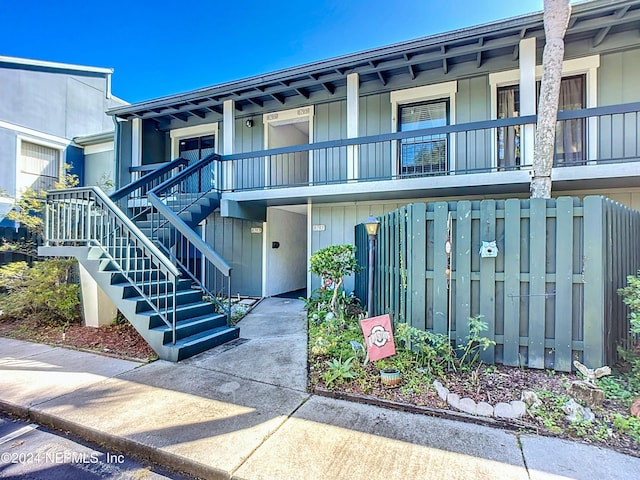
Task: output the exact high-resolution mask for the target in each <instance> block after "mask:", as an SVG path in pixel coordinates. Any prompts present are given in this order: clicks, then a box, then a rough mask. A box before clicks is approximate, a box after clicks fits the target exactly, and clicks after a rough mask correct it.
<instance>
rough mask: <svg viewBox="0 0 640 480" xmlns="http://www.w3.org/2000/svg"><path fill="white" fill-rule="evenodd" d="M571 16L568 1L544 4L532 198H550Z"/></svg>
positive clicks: (545, 2) (547, 0) (553, 0)
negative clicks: (565, 36) (567, 32)
mask: <svg viewBox="0 0 640 480" xmlns="http://www.w3.org/2000/svg"><path fill="white" fill-rule="evenodd" d="M570 16H571V5H570V4H569V0H544V33H545V37H546V41H545V46H544V52H543V54H542V84H541V86H540V103H539V104H538V124H537V126H536V144H535V149H534V153H533V170H532V174H531V192H530V193H531V198H551V171H552V168H553V154H554V150H555V139H556V122H557V119H558V97H559V96H560V81H561V80H562V60H563V59H564V34H565V32H566V31H567V25H568V24H569V17H570Z"/></svg>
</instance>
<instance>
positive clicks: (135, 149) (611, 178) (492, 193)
mask: <svg viewBox="0 0 640 480" xmlns="http://www.w3.org/2000/svg"><path fill="white" fill-rule="evenodd" d="M638 28H640V2H638V1H613V2H612V1H593V2H585V3H579V4H575V5H573V13H572V16H571V21H570V24H569V28H568V30H567V33H566V37H565V43H566V50H565V61H564V65H563V81H562V85H561V92H560V110H561V111H564V113H565V114H566V115H568V116H566V117H565V118H566V119H565V120H562V121H560V123H559V126H558V135H557V146H556V151H557V154H556V167H557V168H555V170H554V173H553V191H554V194H556V195H560V194H561V195H577V196H583V195H585V194H587V193H596V192H597V193H602V194H605V195H607V196H609V197H611V198H613V199H615V200H618V201H620V202H622V203H625V204H627V205H629V206H632V207H635V208H640V167H639V166H638V162H637V160H638V153H639V147H638V142H639V141H640V137H639V135H640V130H639V128H640V123H638V118H637V116H638V111H639V110H640V106H639V105H634V104H633V102H638V101H640V87H639V84H638V78H640V70H639V69H640V37H639V36H638V35H637V33H638ZM543 47H544V30H543V20H542V14H541V13H534V14H531V15H524V16H521V17H518V18H511V19H507V20H503V21H497V22H494V23H490V24H486V25H480V26H475V27H470V28H465V29H461V30H457V31H453V32H447V33H443V34H439V35H433V36H429V37H426V38H421V39H417V40H412V41H408V42H403V43H400V44H396V45H391V46H387V47H381V48H377V49H373V50H369V51H365V52H359V53H355V54H352V55H346V56H343V57H339V58H333V59H328V60H323V61H319V62H315V63H312V64H308V65H302V66H296V67H292V68H290V69H286V70H282V71H278V72H273V73H269V74H265V75H260V76H257V77H253V78H248V79H242V80H238V81H235V82H229V83H226V84H223V85H215V86H212V87H209V88H204V89H200V90H197V91H193V92H187V93H184V94H180V95H174V96H170V97H165V98H160V99H153V100H150V101H146V102H142V103H136V104H133V105H127V106H123V107H117V108H113V109H111V110H110V112H109V113H110V114H111V115H113V116H114V117H115V118H116V119H117V121H118V130H117V132H116V135H117V142H118V147H117V148H118V153H117V154H118V165H119V169H120V170H119V175H120V177H119V182H120V184H121V185H124V184H126V183H128V182H129V180H130V178H131V176H130V173H129V172H130V169H131V167H135V166H140V165H142V166H146V165H149V164H155V163H160V162H167V161H169V160H171V159H174V158H177V157H179V156H182V157H187V158H194V159H197V158H202V157H204V156H206V155H207V154H209V153H211V152H217V153H219V154H220V155H221V156H222V161H221V165H222V169H221V172H222V173H221V175H220V178H218V179H217V180H218V187H219V188H220V190H221V191H222V199H221V200H222V208H221V209H220V211H218V212H216V213H214V214H212V215H211V216H210V217H209V218H207V220H206V227H205V228H204V238H205V239H206V240H207V241H208V242H209V243H210V244H211V245H212V246H213V247H214V249H215V250H217V251H218V252H219V253H220V254H221V255H222V256H223V258H225V259H226V260H227V261H228V262H230V263H231V264H232V266H233V267H234V279H233V282H234V284H233V287H232V291H234V292H236V291H237V292H240V293H243V294H250V295H258V296H270V295H277V294H281V293H283V292H288V291H292V290H297V289H302V288H304V289H308V290H310V289H311V287H312V286H313V285H312V281H311V277H310V276H309V275H308V273H307V272H308V266H307V259H308V257H309V256H310V255H311V254H312V253H313V252H314V251H315V250H317V249H318V248H321V247H324V246H326V245H329V244H333V243H344V242H346V243H352V242H353V226H354V225H355V224H357V223H360V222H361V221H363V220H364V219H366V218H367V217H368V216H369V214H371V213H372V214H374V215H376V214H381V213H383V212H385V211H388V210H390V209H395V208H397V207H398V206H399V205H402V204H405V203H408V202H410V201H411V200H412V199H420V200H426V201H428V200H430V199H434V198H439V199H442V198H456V199H458V198H479V197H496V198H497V197H505V196H523V195H525V196H526V195H527V194H528V190H529V166H530V165H531V161H532V155H533V141H534V128H535V127H534V121H535V120H532V118H533V117H531V116H535V114H536V106H537V91H538V87H539V82H540V77H541V59H542V50H543ZM576 110H577V111H579V112H576V113H575V114H570V113H569V112H573V111H576ZM514 117H521V118H522V120H521V121H518V120H516V121H515V122H512V123H509V124H504V126H498V124H497V123H496V120H497V119H511V118H514ZM527 117H528V118H527ZM574 117H575V118H574ZM424 129H426V130H424ZM414 130H421V132H420V134H419V135H418V136H416V135H413V134H412V133H411V132H412V131H414ZM294 146H295V147H294ZM276 244H279V246H278V247H277V248H276V247H275V245H276Z"/></svg>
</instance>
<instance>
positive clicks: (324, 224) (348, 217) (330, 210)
mask: <svg viewBox="0 0 640 480" xmlns="http://www.w3.org/2000/svg"><path fill="white" fill-rule="evenodd" d="M405 203H406V202H404V201H396V202H384V203H351V204H342V205H314V206H313V207H312V210H311V223H312V229H311V230H312V231H311V232H310V235H311V252H310V254H309V256H311V255H312V254H313V253H314V252H316V251H317V250H319V249H321V248H324V247H328V246H330V245H340V244H351V245H355V235H354V227H355V225H357V224H359V223H362V222H364V221H365V220H366V219H367V218H369V215H373V216H380V215H383V214H385V213H387V212H389V211H391V210H395V209H397V208H399V207H400V206H402V205H404V204H405ZM314 227H315V228H314ZM319 229H323V230H321V231H318V230H319ZM354 281H355V279H354V278H353V277H348V278H346V279H345V283H344V289H345V291H347V292H351V291H352V290H353V289H354V287H355V284H354ZM320 286H321V282H320V278H319V277H317V276H315V275H314V276H312V281H311V291H313V290H315V289H316V288H319V287H320Z"/></svg>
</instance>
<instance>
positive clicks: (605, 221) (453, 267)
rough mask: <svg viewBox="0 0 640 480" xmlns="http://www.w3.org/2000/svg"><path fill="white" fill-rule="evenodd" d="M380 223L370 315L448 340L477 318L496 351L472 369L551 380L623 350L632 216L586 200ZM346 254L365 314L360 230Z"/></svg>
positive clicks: (533, 202) (406, 212)
mask: <svg viewBox="0 0 640 480" xmlns="http://www.w3.org/2000/svg"><path fill="white" fill-rule="evenodd" d="M379 220H380V222H381V224H380V232H379V234H378V239H377V248H376V256H377V261H376V274H375V288H374V312H373V313H374V314H376V315H377V314H383V313H391V314H392V316H393V318H394V320H395V321H400V322H409V323H410V324H411V325H412V326H414V327H416V328H420V329H427V330H431V331H434V332H437V333H444V334H448V335H450V336H451V339H452V341H453V342H455V343H461V342H463V341H465V337H466V336H467V335H468V333H469V331H468V318H469V317H470V316H473V315H482V316H483V320H484V321H485V322H487V323H488V326H489V329H488V331H487V332H485V334H486V336H488V337H490V338H492V339H493V340H494V341H495V342H496V345H495V347H492V348H490V349H488V350H487V351H485V352H483V354H482V359H483V361H485V362H488V363H502V364H506V365H512V366H527V367H531V368H554V369H556V370H560V371H570V370H571V368H572V362H573V360H574V359H579V360H581V361H582V362H583V363H585V364H586V365H588V366H590V367H592V368H595V367H599V366H601V365H603V364H606V363H613V362H614V361H615V359H616V347H617V345H619V344H621V343H622V344H624V343H625V342H627V341H629V335H628V332H629V322H628V319H627V308H626V306H625V305H624V304H623V303H622V301H621V299H620V298H619V296H618V295H617V293H616V290H617V289H618V288H620V287H623V286H624V285H626V276H627V275H632V274H635V273H636V272H637V271H638V269H640V242H639V241H638V239H640V212H637V211H634V210H631V209H629V208H627V207H625V206H623V205H621V204H619V203H616V202H614V201H612V200H609V199H607V198H604V197H599V196H590V197H585V199H584V200H583V201H582V200H580V199H577V198H570V197H561V198H558V199H548V200H545V199H510V200H482V201H458V202H434V203H428V204H424V203H414V204H410V205H407V206H405V207H403V208H400V209H398V210H395V211H393V212H390V213H388V214H386V215H384V216H382V217H380V218H379ZM447 239H449V241H450V245H451V250H450V252H451V254H450V257H449V256H447V253H446V251H445V245H446V243H447ZM483 241H485V242H492V241H495V242H496V246H497V250H498V253H497V256H495V257H490V256H486V255H484V256H483V255H481V253H480V247H481V245H482V242H483ZM356 245H357V252H358V260H359V263H360V265H362V266H363V267H365V269H364V270H363V271H362V272H360V273H359V274H358V276H357V278H356V295H358V297H359V298H361V299H362V300H363V304H365V305H366V300H367V280H366V279H367V270H366V267H367V261H366V259H367V251H368V243H367V235H366V231H365V229H364V225H358V226H357V227H356ZM448 273H449V274H450V275H448Z"/></svg>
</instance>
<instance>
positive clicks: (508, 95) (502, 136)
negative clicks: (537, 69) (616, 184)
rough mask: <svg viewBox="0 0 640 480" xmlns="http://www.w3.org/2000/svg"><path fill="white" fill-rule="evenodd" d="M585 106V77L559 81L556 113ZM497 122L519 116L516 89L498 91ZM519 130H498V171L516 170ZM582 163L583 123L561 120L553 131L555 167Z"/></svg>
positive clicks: (518, 152) (537, 98)
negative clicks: (502, 169)
mask: <svg viewBox="0 0 640 480" xmlns="http://www.w3.org/2000/svg"><path fill="white" fill-rule="evenodd" d="M536 89H537V95H536V105H537V104H538V101H539V97H540V82H539V81H538V82H537V84H536ZM585 106H586V97H585V75H576V76H572V77H566V78H563V79H562V82H561V83H560V98H559V100H558V111H568V110H580V109H582V108H585ZM497 113H498V115H497V116H498V118H513V117H518V116H520V88H519V87H518V85H511V86H507V87H499V88H498V112H497ZM520 130H521V127H520V126H519V125H514V126H513V127H500V128H498V145H497V146H498V167H500V168H504V169H509V168H514V167H518V166H520V162H521V155H520V154H521V151H520V135H521V131H520ZM585 159H586V153H585V119H581V118H578V119H573V120H563V121H560V122H558V125H557V127H556V152H555V158H554V163H555V165H567V164H580V163H584V161H585Z"/></svg>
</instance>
